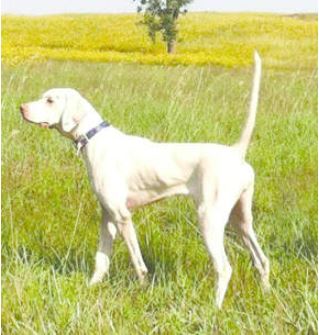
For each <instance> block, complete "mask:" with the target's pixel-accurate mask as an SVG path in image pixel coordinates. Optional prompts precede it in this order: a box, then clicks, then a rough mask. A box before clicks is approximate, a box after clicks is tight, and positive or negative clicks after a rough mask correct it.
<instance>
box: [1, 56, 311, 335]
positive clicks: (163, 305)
mask: <svg viewBox="0 0 319 335" xmlns="http://www.w3.org/2000/svg"><path fill="white" fill-rule="evenodd" d="M251 75H252V73H251V70H250V69H242V70H221V69H219V70H218V69H214V68H212V67H201V68H198V67H180V66H177V67H173V68H172V67H162V66H141V65H122V64H117V65H115V64H90V63H72V62H47V63H42V64H33V65H32V64H29V65H21V66H18V67H7V66H4V67H3V74H2V83H3V86H2V288H3V290H2V331H3V334H10V335H11V334H121V335H122V334H211V333H212V329H214V330H215V333H221V334H315V333H317V281H316V280H317V156H316V152H317V132H316V125H317V71H316V69H313V70H305V71H300V70H292V71H278V70H277V71H272V70H269V69H265V71H264V77H263V81H262V89H261V101H260V108H259V112H258V116H257V125H256V130H255V133H254V137H253V141H252V144H251V147H250V150H249V154H248V160H249V161H250V162H251V163H252V165H253V166H254V168H255V171H256V192H255V201H254V217H255V224H254V225H255V229H256V231H257V234H258V236H259V240H260V243H261V245H262V247H263V249H264V250H265V253H266V254H267V255H268V256H269V258H270V262H271V277H270V281H271V284H272V290H271V293H270V294H268V295H264V294H263V292H262V289H261V287H260V283H259V278H258V275H257V273H256V271H255V270H254V269H253V267H252V265H251V262H250V259H249V255H248V252H247V251H246V250H245V249H244V248H243V246H242V244H241V242H240V241H239V239H238V238H237V236H236V234H235V233H233V232H231V231H230V232H228V233H227V237H226V249H227V253H228V255H229V258H230V262H231V264H232V266H233V276H232V279H231V282H230V285H229V289H228V292H227V295H226V298H225V301H224V306H223V309H222V311H220V312H218V311H217V310H216V309H215V307H214V284H215V273H214V270H213V267H212V265H211V262H210V260H209V257H208V254H207V252H206V250H205V248H204V246H203V243H202V240H201V237H200V234H199V231H198V228H197V222H196V214H195V211H194V208H193V206H192V203H191V202H190V201H189V200H187V199H183V198H175V199H169V200H165V201H163V202H160V203H157V204H155V205H152V206H149V207H147V208H144V209H141V210H139V211H136V212H135V214H134V221H135V223H136V227H137V231H138V235H139V240H140V244H141V249H142V253H143V256H144V258H145V260H146V264H147V265H148V267H149V269H150V284H149V285H148V286H147V287H146V288H142V287H140V285H139V284H138V282H137V280H136V276H135V274H134V271H133V268H132V265H131V264H130V260H129V255H128V252H127V250H126V247H125V245H124V243H123V241H121V240H120V239H119V240H117V242H116V244H115V248H114V255H113V258H112V265H111V271H110V278H109V279H106V280H105V281H104V282H103V283H102V284H101V285H99V286H96V287H94V288H88V287H87V281H88V279H89V277H90V275H91V273H92V271H93V267H94V254H95V251H96V245H97V240H98V226H99V221H100V209H99V206H98V204H97V201H96V199H95V198H94V196H93V194H92V191H91V189H90V186H89V183H88V180H87V175H86V171H85V168H84V164H83V162H82V160H81V159H80V158H78V157H76V155H75V149H74V148H73V146H72V144H71V143H70V142H68V140H66V139H64V138H62V137H61V136H59V135H58V134H57V133H56V132H55V131H47V130H43V129H40V128H38V127H36V126H32V125H30V124H27V123H25V122H24V121H22V119H21V117H20V113H19V111H18V106H19V104H20V103H21V102H26V101H30V100H32V99H36V98H38V96H39V95H40V94H41V93H42V92H43V91H44V90H46V89H48V88H51V87H74V88H77V89H79V90H80V91H81V92H82V93H83V94H84V96H86V97H87V98H88V99H89V100H90V101H91V102H92V103H93V105H94V106H95V107H96V108H97V110H99V111H100V112H101V114H102V115H103V116H104V118H105V119H106V120H109V121H110V122H111V123H112V124H114V125H115V126H117V127H119V128H120V129H121V130H123V131H125V132H127V133H132V134H138V135H143V136H146V137H149V138H151V139H153V140H158V141H212V142H220V143H226V144H231V143H234V142H235V141H236V140H237V139H238V136H239V134H240V131H241V129H242V126H243V122H244V119H245V116H246V109H247V104H248V99H249V90H250V85H251Z"/></svg>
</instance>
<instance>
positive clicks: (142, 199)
mask: <svg viewBox="0 0 319 335" xmlns="http://www.w3.org/2000/svg"><path fill="white" fill-rule="evenodd" d="M174 195H189V190H188V188H187V186H186V185H178V186H174V187H170V188H168V189H165V190H139V191H131V192H129V194H128V197H127V200H126V206H127V207H128V208H130V209H133V208H136V207H141V206H145V205H148V204H150V203H152V202H155V201H158V200H161V199H164V198H167V197H171V196H174Z"/></svg>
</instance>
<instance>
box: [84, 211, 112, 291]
mask: <svg viewBox="0 0 319 335" xmlns="http://www.w3.org/2000/svg"><path fill="white" fill-rule="evenodd" d="M116 232H117V230H116V226H115V225H114V224H113V223H112V222H111V217H110V215H109V214H108V213H107V212H106V211H104V210H103V216H102V222H101V228H100V241H99V248H98V251H97V253H96V256H95V271H94V274H93V276H92V278H91V280H90V285H94V284H96V283H99V282H101V281H102V280H103V278H104V276H105V275H106V274H107V273H108V271H109V267H110V257H111V253H112V245H113V241H114V239H115V237H116Z"/></svg>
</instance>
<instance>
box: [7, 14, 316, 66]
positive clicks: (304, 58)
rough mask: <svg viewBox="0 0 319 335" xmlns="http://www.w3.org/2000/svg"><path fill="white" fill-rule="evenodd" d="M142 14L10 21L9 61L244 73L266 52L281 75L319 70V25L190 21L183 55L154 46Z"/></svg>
mask: <svg viewBox="0 0 319 335" xmlns="http://www.w3.org/2000/svg"><path fill="white" fill-rule="evenodd" d="M139 21H140V17H139V16H138V15H137V14H129V15H55V16H41V17H25V16H23V17H22V16H9V15H5V16H3V17H2V42H3V45H2V61H3V62H4V63H5V64H11V65H14V64H18V63H21V62H24V61H40V60H46V59H55V60H76V61H93V62H126V63H140V64H163V65H176V64H182V65H190V64H194V65H204V64H213V65H217V66H226V67H238V66H240V67H242V66H246V65H249V64H250V63H251V58H252V57H251V55H252V51H253V49H255V48H256V49H258V50H259V51H260V53H261V54H262V56H263V59H264V61H265V65H266V66H268V67H273V68H284V69H285V68H287V69H290V68H292V67H294V68H295V67H297V68H311V67H313V66H316V62H317V26H318V22H317V18H316V16H314V15H309V16H283V15H272V14H218V13H189V14H187V15H186V16H183V17H181V18H180V21H179V30H180V34H179V38H178V44H177V52H176V54H174V55H168V54H166V51H165V44H164V43H163V42H162V41H161V38H160V36H158V38H157V42H156V43H155V44H153V43H152V42H151V41H150V40H149V38H148V36H147V32H146V28H145V27H144V26H142V25H140V24H138V22H139Z"/></svg>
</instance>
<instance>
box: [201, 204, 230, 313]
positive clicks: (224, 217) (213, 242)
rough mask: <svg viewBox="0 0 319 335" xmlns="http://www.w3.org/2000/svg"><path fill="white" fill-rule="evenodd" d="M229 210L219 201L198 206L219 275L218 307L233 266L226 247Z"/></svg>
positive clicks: (210, 252) (207, 245) (205, 238)
mask: <svg viewBox="0 0 319 335" xmlns="http://www.w3.org/2000/svg"><path fill="white" fill-rule="evenodd" d="M229 212H230V210H229V209H227V208H225V207H224V206H221V205H219V204H218V203H217V202H215V204H214V205H212V204H211V203H207V202H204V203H201V204H200V205H199V206H198V216H199V221H200V227H201V231H202V234H203V238H204V241H205V245H206V247H207V249H208V252H209V254H210V256H211V258H212V261H213V263H214V267H215V269H216V271H217V276H218V279H217V280H218V281H217V289H216V305H217V307H218V308H221V306H222V303H223V300H224V296H225V293H226V290H227V287H228V283H229V280H230V277H231V274H232V268H231V266H230V264H229V261H228V259H227V255H226V253H225V248H224V230H225V226H226V223H227V221H228V216H229Z"/></svg>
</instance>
